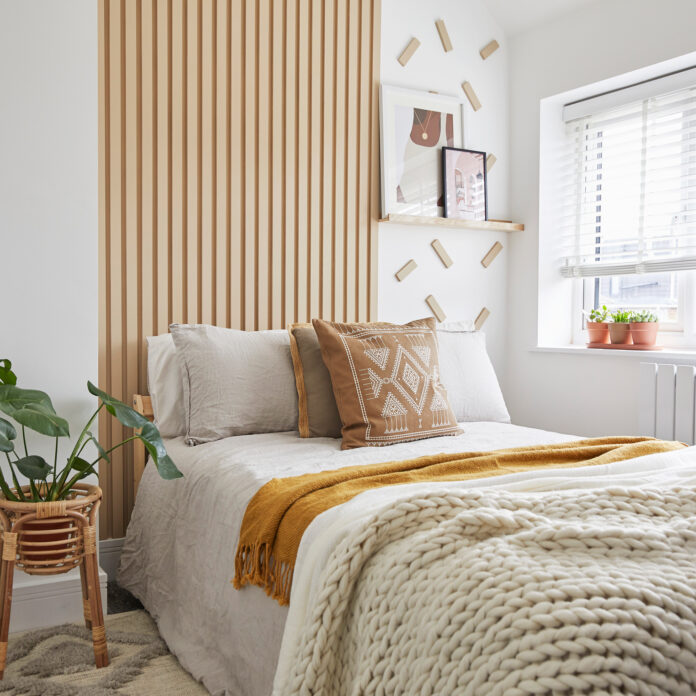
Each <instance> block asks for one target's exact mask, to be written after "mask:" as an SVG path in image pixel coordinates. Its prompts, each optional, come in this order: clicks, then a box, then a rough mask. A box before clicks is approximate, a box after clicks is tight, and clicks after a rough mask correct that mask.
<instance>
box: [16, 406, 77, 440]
mask: <svg viewBox="0 0 696 696" xmlns="http://www.w3.org/2000/svg"><path fill="white" fill-rule="evenodd" d="M12 417H13V418H14V419H15V420H16V421H17V422H18V423H19V424H20V425H24V426H26V427H27V428H31V430H35V431H36V432H37V433H41V434H42V435H48V436H49V437H69V436H70V428H69V426H68V421H66V420H65V418H61V417H60V416H58V415H56V413H55V411H54V410H53V407H52V406H51V407H48V406H47V405H46V404H45V403H42V402H37V403H34V404H27V405H26V406H23V407H22V408H20V409H18V410H17V411H15V412H14V413H13V414H12Z"/></svg>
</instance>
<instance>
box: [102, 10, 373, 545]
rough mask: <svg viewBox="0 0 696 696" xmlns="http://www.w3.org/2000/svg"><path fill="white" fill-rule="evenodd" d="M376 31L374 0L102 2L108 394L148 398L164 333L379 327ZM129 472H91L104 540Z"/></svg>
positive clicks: (132, 484) (108, 436) (119, 457)
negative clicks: (97, 476)
mask: <svg viewBox="0 0 696 696" xmlns="http://www.w3.org/2000/svg"><path fill="white" fill-rule="evenodd" d="M379 23H380V0H99V62H100V68H99V76H100V85H99V121H100V132H99V159H100V185H99V205H100V216H99V235H100V247H99V249H100V259H99V269H100V290H99V292H100V334H99V335H100V355H99V370H100V377H99V379H100V384H101V386H102V387H103V388H105V389H106V390H107V391H109V392H111V393H112V394H114V395H115V396H117V397H118V398H121V399H122V400H124V401H126V402H130V399H131V396H132V394H133V393H136V392H140V393H145V392H146V391H147V375H146V371H147V370H146V367H147V349H146V344H145V338H146V337H147V336H150V335H155V334H159V333H164V332H166V331H167V327H168V325H169V324H170V323H172V322H190V323H214V324H217V325H219V326H229V327H233V328H241V329H247V330H256V329H268V328H284V327H285V326H286V325H287V324H288V323H290V322H293V321H307V320H309V319H311V318H312V317H314V316H323V317H325V318H329V319H335V320H341V321H352V320H356V319H357V320H367V319H370V318H371V317H373V316H374V308H375V306H376V287H375V273H376V269H377V266H376V233H375V232H376V225H377V198H378V186H379V180H378V176H379V171H378V140H377V138H378V122H377V89H378V84H379V74H378V72H379V34H380V27H379ZM128 435H129V432H128V431H127V430H124V429H123V428H121V426H119V425H118V423H116V422H115V421H113V419H107V418H103V419H102V420H101V422H100V437H101V439H102V441H103V442H104V443H105V444H115V443H116V442H118V441H119V440H120V439H123V438H124V437H127V436H128ZM141 471H142V457H141V456H140V454H139V453H138V452H135V451H134V450H133V449H132V448H131V449H128V448H124V450H123V451H122V452H119V453H116V454H115V456H114V457H113V461H112V464H111V465H110V466H108V467H107V466H105V467H103V474H102V479H101V480H102V484H103V487H104V489H105V504H104V505H103V506H102V508H101V533H102V536H103V537H105V538H108V537H119V536H122V535H123V534H124V533H125V528H126V525H127V524H128V520H129V518H130V511H131V509H132V506H133V502H134V498H135V492H136V489H137V481H138V480H139V476H140V473H141Z"/></svg>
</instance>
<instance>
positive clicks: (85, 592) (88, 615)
mask: <svg viewBox="0 0 696 696" xmlns="http://www.w3.org/2000/svg"><path fill="white" fill-rule="evenodd" d="M80 583H81V584H82V610H83V612H84V615H85V626H86V627H87V629H88V630H90V631H91V630H92V611H91V609H90V607H89V588H88V587H87V570H86V568H85V561H84V559H82V563H80Z"/></svg>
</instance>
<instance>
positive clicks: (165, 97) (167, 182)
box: [153, 0, 172, 334]
mask: <svg viewBox="0 0 696 696" xmlns="http://www.w3.org/2000/svg"><path fill="white" fill-rule="evenodd" d="M171 20H172V0H157V39H156V41H157V46H156V48H157V50H156V52H155V56H156V78H155V79H156V82H157V84H156V90H157V93H156V95H155V107H154V109H155V116H156V119H157V120H156V134H157V138H156V141H155V143H154V146H155V156H156V171H155V176H156V181H157V186H156V191H157V209H156V218H157V219H156V223H157V225H156V228H155V229H153V234H154V236H155V247H156V250H157V254H156V258H155V259H154V261H155V264H156V269H157V270H156V279H157V289H156V293H157V323H156V327H155V334H160V333H166V331H167V327H168V325H169V312H170V306H169V288H170V287H171V279H170V276H169V268H170V259H171V246H170V244H171V220H172V216H171V194H172V188H171V187H172V176H171V173H172V168H171V157H172V148H171V132H172V131H171V119H172V112H171V74H172V64H171V60H170V54H171V27H172V24H171Z"/></svg>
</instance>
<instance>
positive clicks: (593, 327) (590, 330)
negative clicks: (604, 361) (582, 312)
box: [586, 305, 609, 343]
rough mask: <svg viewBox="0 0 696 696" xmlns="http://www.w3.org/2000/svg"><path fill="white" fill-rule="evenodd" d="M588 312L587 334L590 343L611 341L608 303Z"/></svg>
mask: <svg viewBox="0 0 696 696" xmlns="http://www.w3.org/2000/svg"><path fill="white" fill-rule="evenodd" d="M586 314H587V322H586V323H587V335H588V338H589V342H590V343H609V324H607V318H608V317H609V310H608V309H607V306H606V305H602V306H601V307H595V308H594V309H592V310H591V311H590V312H589V313H586Z"/></svg>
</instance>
